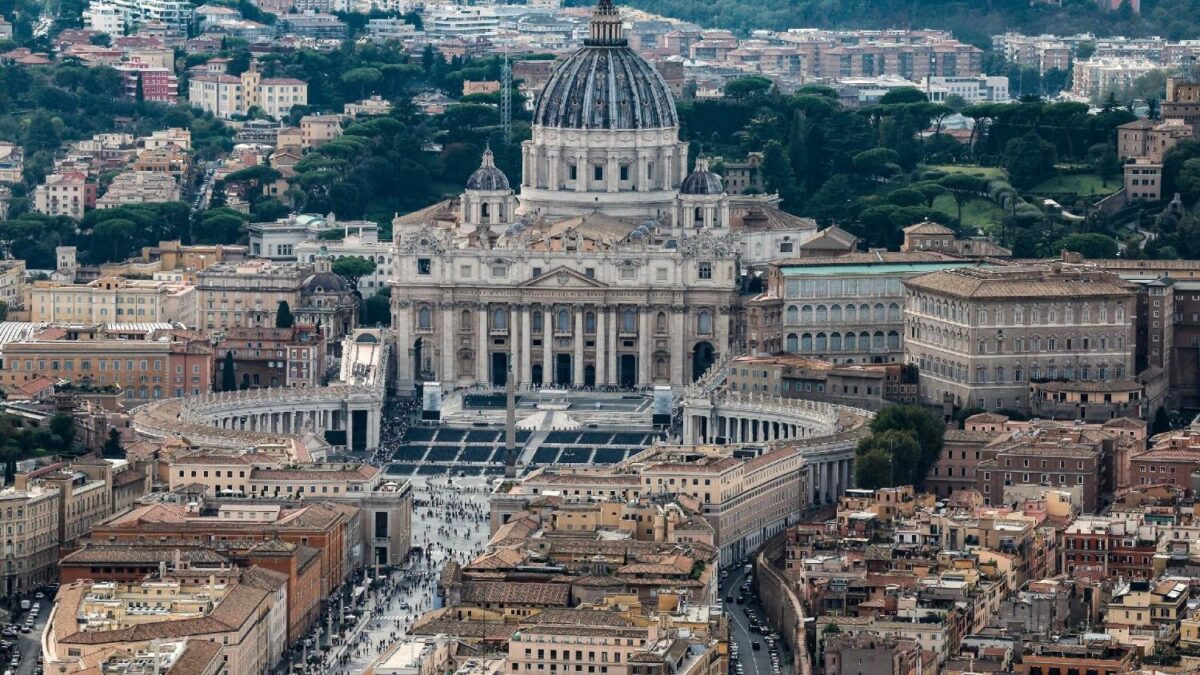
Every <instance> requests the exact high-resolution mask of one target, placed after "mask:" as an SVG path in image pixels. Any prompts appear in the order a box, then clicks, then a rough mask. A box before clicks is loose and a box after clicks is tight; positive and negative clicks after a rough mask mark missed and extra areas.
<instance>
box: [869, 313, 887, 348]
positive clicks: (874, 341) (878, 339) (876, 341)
mask: <svg viewBox="0 0 1200 675" xmlns="http://www.w3.org/2000/svg"><path fill="white" fill-rule="evenodd" d="M882 308H883V306H882V305H880V309H882ZM883 345H884V337H883V331H881V330H877V331H875V333H874V334H873V335H872V336H871V349H872V350H874V351H882V350H883Z"/></svg>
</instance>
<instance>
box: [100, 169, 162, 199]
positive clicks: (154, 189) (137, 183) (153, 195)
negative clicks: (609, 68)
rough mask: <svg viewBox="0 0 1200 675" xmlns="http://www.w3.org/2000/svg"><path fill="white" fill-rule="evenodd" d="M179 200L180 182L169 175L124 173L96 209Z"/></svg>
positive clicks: (154, 172)
mask: <svg viewBox="0 0 1200 675" xmlns="http://www.w3.org/2000/svg"><path fill="white" fill-rule="evenodd" d="M179 199H180V190H179V182H178V181H177V180H176V179H175V178H174V177H172V176H171V175H170V174H168V173H159V172H157V171H144V170H138V171H122V172H121V173H119V174H117V175H116V176H115V177H114V178H113V180H112V183H110V184H109V186H108V190H106V191H105V192H104V196H102V197H100V198H99V199H97V200H96V208H98V209H115V208H117V207H119V206H127V205H129V204H150V203H154V202H176V201H179Z"/></svg>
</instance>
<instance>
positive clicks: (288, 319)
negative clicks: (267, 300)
mask: <svg viewBox="0 0 1200 675" xmlns="http://www.w3.org/2000/svg"><path fill="white" fill-rule="evenodd" d="M295 323H296V318H295V317H293V316H292V308H291V307H289V306H288V303H287V300H281V301H279V307H277V308H276V309H275V327H276V328H291V327H292V326H293V325H295Z"/></svg>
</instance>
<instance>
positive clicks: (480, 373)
mask: <svg viewBox="0 0 1200 675" xmlns="http://www.w3.org/2000/svg"><path fill="white" fill-rule="evenodd" d="M475 320H476V323H477V324H478V325H477V333H476V336H475V340H476V347H475V383H476V384H488V377H487V362H488V316H487V305H479V306H478V307H477V308H476V309H475Z"/></svg>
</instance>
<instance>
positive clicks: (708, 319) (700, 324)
mask: <svg viewBox="0 0 1200 675" xmlns="http://www.w3.org/2000/svg"><path fill="white" fill-rule="evenodd" d="M696 332H698V333H700V334H701V335H712V314H710V313H708V311H707V310H706V311H702V312H700V313H699V314H697V315H696Z"/></svg>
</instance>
